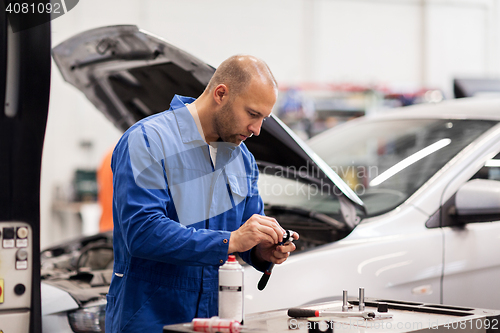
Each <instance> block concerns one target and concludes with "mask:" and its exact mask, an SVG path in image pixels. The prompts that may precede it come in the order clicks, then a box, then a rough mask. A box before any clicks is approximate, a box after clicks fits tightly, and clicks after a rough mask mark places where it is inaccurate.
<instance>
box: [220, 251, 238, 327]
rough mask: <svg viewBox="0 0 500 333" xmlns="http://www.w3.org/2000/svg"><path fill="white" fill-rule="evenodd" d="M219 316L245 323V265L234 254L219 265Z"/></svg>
mask: <svg viewBox="0 0 500 333" xmlns="http://www.w3.org/2000/svg"><path fill="white" fill-rule="evenodd" d="M219 318H221V319H232V320H237V321H239V322H240V323H243V267H241V265H240V264H239V263H238V261H237V260H236V257H235V256H234V255H229V258H228V259H227V261H226V263H225V264H224V265H222V266H220V267H219Z"/></svg>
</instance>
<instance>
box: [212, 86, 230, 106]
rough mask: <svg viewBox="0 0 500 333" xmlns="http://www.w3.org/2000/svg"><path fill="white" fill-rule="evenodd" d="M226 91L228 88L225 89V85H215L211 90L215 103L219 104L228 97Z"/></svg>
mask: <svg viewBox="0 0 500 333" xmlns="http://www.w3.org/2000/svg"><path fill="white" fill-rule="evenodd" d="M228 92H229V90H228V89H227V86H226V85H225V84H222V83H221V84H219V85H218V86H217V87H215V89H214V92H213V98H214V101H215V103H217V104H219V105H220V104H222V103H223V102H225V101H226V100H227V99H228Z"/></svg>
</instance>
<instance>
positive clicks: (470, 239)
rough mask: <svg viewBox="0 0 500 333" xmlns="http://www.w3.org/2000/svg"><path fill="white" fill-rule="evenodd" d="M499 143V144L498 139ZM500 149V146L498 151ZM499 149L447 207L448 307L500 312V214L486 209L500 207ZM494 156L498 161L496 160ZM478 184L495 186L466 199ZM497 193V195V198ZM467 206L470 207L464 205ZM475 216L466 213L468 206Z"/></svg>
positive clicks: (461, 181) (475, 169) (445, 279)
mask: <svg viewBox="0 0 500 333" xmlns="http://www.w3.org/2000/svg"><path fill="white" fill-rule="evenodd" d="M495 140H497V141H496V142H498V138H496V139H495ZM494 146H497V145H494ZM498 152H499V149H498V147H493V148H491V149H489V150H488V151H486V152H485V153H484V154H483V155H482V157H481V158H480V159H479V160H477V161H476V162H475V163H473V164H472V165H470V167H469V168H467V170H466V171H464V174H466V175H468V174H471V173H473V176H472V177H468V178H466V179H465V181H464V179H462V177H458V178H457V179H455V180H454V181H453V182H452V183H450V185H449V188H456V187H457V185H458V190H457V192H455V194H454V195H453V196H452V197H451V198H450V199H449V200H447V201H446V202H445V203H444V204H443V209H442V215H441V216H442V224H443V226H444V227H443V232H444V244H445V245H444V270H443V287H442V290H443V298H442V302H443V304H449V305H460V306H469V307H481V308H488V309H500V279H499V277H500V256H499V254H500V214H499V213H498V212H494V211H492V210H491V209H490V210H488V209H486V208H485V207H483V208H481V206H483V204H488V203H485V202H486V201H488V200H489V199H493V200H494V201H496V202H497V204H496V205H500V191H498V190H494V188H495V189H496V188H497V186H498V189H500V154H499V153H498ZM492 156H493V158H492ZM478 180H489V181H490V182H489V183H486V186H480V187H479V189H478V187H476V189H475V193H473V195H470V194H471V193H470V191H469V195H468V198H464V197H463V193H464V192H465V191H467V188H468V187H471V185H473V184H477V183H478ZM479 184H480V182H479ZM493 192H497V193H496V194H493V195H492V193H493ZM463 200H467V201H469V202H465V203H464V202H463ZM464 204H465V205H467V206H469V207H472V208H473V209H474V208H475V210H476V211H475V212H472V213H467V212H465V213H463V212H460V207H462V206H463V205H464Z"/></svg>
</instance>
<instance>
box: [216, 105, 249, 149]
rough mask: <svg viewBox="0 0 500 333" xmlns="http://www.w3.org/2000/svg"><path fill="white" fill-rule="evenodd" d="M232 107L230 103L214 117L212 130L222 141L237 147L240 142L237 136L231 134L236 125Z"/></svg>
mask: <svg viewBox="0 0 500 333" xmlns="http://www.w3.org/2000/svg"><path fill="white" fill-rule="evenodd" d="M232 106H233V104H232V103H228V104H227V105H225V106H224V107H222V108H221V109H220V111H219V112H218V113H217V114H216V115H215V117H214V128H215V131H216V132H217V135H219V138H220V139H221V140H222V141H224V142H229V143H234V144H235V145H239V144H240V143H241V141H242V140H241V139H239V134H232V131H233V130H234V126H235V125H236V124H235V120H234V115H233V110H232Z"/></svg>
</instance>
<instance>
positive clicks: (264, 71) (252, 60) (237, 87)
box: [207, 55, 278, 99]
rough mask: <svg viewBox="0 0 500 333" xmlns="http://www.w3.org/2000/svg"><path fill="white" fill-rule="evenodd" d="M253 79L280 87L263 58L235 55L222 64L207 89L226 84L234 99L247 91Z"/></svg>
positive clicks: (275, 87)
mask: <svg viewBox="0 0 500 333" xmlns="http://www.w3.org/2000/svg"><path fill="white" fill-rule="evenodd" d="M252 80H256V81H257V82H258V83H260V84H264V85H269V86H271V87H273V88H274V89H277V88H278V85H277V83H276V79H275V78H274V76H273V74H272V73H271V70H270V69H269V66H267V64H266V63H265V62H264V61H263V60H261V59H259V58H256V57H254V56H250V55H235V56H232V57H230V58H228V59H226V60H225V61H224V62H223V63H222V64H220V66H219V67H218V68H217V70H216V71H215V73H214V75H213V76H212V79H211V80H210V82H209V83H208V86H207V90H208V91H209V92H211V91H212V90H213V89H215V88H216V87H217V86H218V85H219V84H224V85H226V86H227V88H228V90H229V94H230V96H231V99H233V98H234V97H235V96H237V95H239V94H241V93H242V92H243V91H245V89H246V88H247V87H248V85H249V84H250V82H251V81H252Z"/></svg>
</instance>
